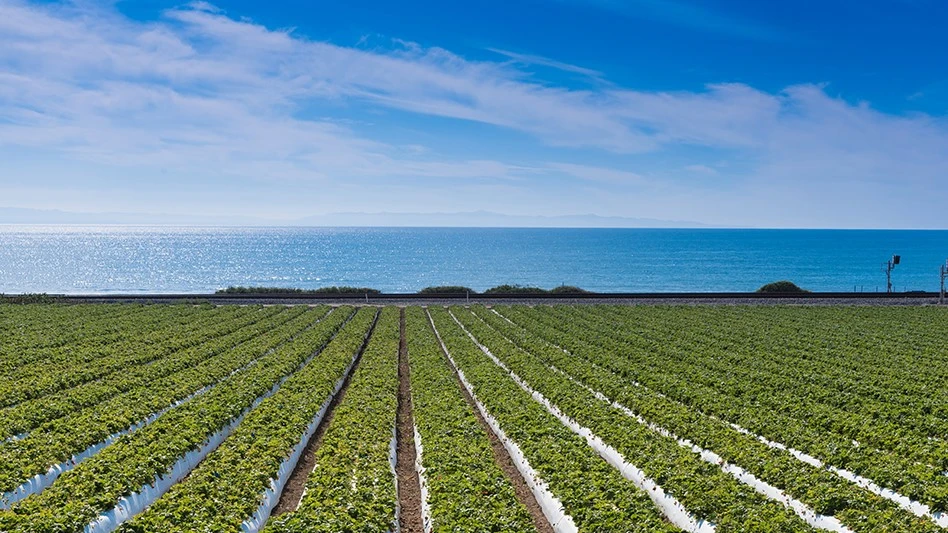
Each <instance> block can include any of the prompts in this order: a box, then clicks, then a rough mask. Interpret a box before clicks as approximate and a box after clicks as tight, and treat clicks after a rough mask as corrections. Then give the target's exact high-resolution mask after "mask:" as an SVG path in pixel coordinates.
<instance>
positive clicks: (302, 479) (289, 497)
mask: <svg viewBox="0 0 948 533" xmlns="http://www.w3.org/2000/svg"><path fill="white" fill-rule="evenodd" d="M376 322H378V313H376V315H375V321H374V322H372V325H371V326H370V327H369V334H368V335H366V336H365V341H363V342H362V346H360V347H359V351H358V353H356V357H355V364H353V365H352V370H351V371H350V372H349V374H348V375H347V376H346V377H345V380H344V381H343V382H342V388H340V389H339V393H338V394H336V396H335V397H333V399H332V400H331V401H330V402H329V408H328V409H326V414H325V415H323V419H322V420H320V421H319V425H318V426H316V431H315V432H314V433H313V436H312V437H310V439H309V442H307V443H306V447H305V448H303V453H302V454H301V455H300V460H299V462H298V463H296V468H295V469H293V473H292V474H290V478H289V479H288V480H287V482H286V486H284V487H283V492H282V493H280V500H279V501H278V502H277V504H276V507H274V508H273V512H271V513H270V516H279V515H281V514H284V513H289V512H292V511H295V510H296V508H297V507H299V506H300V501H301V500H302V499H303V490H304V489H305V488H306V479H307V478H308V477H309V474H310V472H312V471H313V469H314V468H316V450H318V449H319V446H320V444H322V442H323V435H325V434H326V429H327V428H328V427H329V426H330V424H331V423H332V417H333V415H334V414H335V413H336V406H338V405H339V402H341V401H342V400H343V398H345V396H346V391H347V390H348V389H349V381H350V379H351V378H352V375H353V374H355V371H356V368H358V367H359V361H361V360H362V352H364V351H365V347H366V346H367V345H368V344H369V339H370V338H371V337H372V332H373V331H375V324H376ZM340 329H341V328H340Z"/></svg>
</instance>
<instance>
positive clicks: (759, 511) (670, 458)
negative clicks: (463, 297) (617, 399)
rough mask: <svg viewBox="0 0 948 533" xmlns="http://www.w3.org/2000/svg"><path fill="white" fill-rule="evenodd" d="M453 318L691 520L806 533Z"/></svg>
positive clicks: (768, 504) (537, 364) (510, 347)
mask: <svg viewBox="0 0 948 533" xmlns="http://www.w3.org/2000/svg"><path fill="white" fill-rule="evenodd" d="M454 314H455V315H456V317H457V319H458V320H459V321H460V322H461V324H462V325H463V326H464V328H465V329H467V330H468V331H469V332H470V333H471V334H472V335H473V336H474V337H475V338H476V339H477V340H478V342H479V343H481V344H483V345H484V346H485V348H486V349H488V350H489V351H490V352H491V353H492V354H493V355H495V356H496V357H497V358H498V359H499V360H500V361H502V362H503V363H504V364H505V365H506V366H507V367H508V368H509V369H510V370H511V371H512V372H514V373H516V374H517V375H518V376H519V377H520V378H521V379H523V380H524V381H525V382H526V383H528V384H529V385H530V386H531V387H532V388H533V389H534V390H536V391H537V392H539V393H540V394H542V395H543V396H544V397H546V398H547V399H548V400H549V401H550V402H551V403H552V404H553V405H555V406H556V407H558V408H559V409H560V410H561V411H562V412H563V413H564V414H565V415H566V416H568V417H569V418H571V419H573V420H575V421H576V422H577V423H578V424H580V425H581V426H583V427H586V428H588V429H589V430H590V431H592V433H593V434H595V435H597V436H598V437H600V438H601V439H602V440H603V441H604V442H605V443H606V444H608V445H611V446H612V447H614V448H615V449H616V450H617V451H618V452H619V453H621V454H622V456H623V457H624V458H625V460H626V461H627V462H629V463H631V464H633V465H635V466H636V467H638V469H640V470H641V471H642V473H643V474H644V475H645V476H647V477H648V478H650V479H652V480H654V482H655V483H657V484H658V485H659V486H661V487H662V488H663V489H664V490H665V492H666V493H667V494H669V495H671V496H672V497H674V498H676V499H677V500H678V501H679V502H680V503H681V504H682V505H683V506H684V507H685V509H687V510H688V511H689V512H690V513H691V514H692V515H694V516H695V517H696V518H698V519H703V520H705V521H708V522H711V523H713V524H714V525H715V527H716V530H717V531H718V532H721V533H724V532H727V531H749V530H752V529H753V528H754V526H755V525H756V524H767V525H768V527H769V528H771V530H772V531H787V532H790V531H810V530H811V528H810V527H809V526H807V524H806V523H804V522H803V520H801V519H800V518H799V517H798V516H796V515H795V514H794V513H793V512H791V511H790V510H788V509H786V508H784V507H783V506H782V505H780V504H777V503H775V502H773V501H769V500H767V499H766V498H765V497H764V496H762V495H761V494H758V493H757V492H755V491H754V490H753V489H752V488H750V487H748V486H746V485H742V484H740V483H739V482H738V481H737V480H735V479H734V478H732V477H731V476H729V475H727V474H726V473H724V472H723V471H722V470H721V469H720V468H719V466H718V465H716V464H710V463H708V462H706V461H703V460H702V459H701V457H700V456H699V455H698V454H696V453H694V452H693V451H692V450H690V449H686V448H683V447H681V446H679V445H678V443H677V442H675V440H674V439H672V438H669V437H667V436H664V435H661V434H659V433H657V432H655V431H653V430H652V429H650V428H648V427H646V426H643V425H641V424H639V423H638V422H637V421H636V420H634V419H632V418H630V417H628V416H623V413H622V412H621V410H619V409H618V408H616V407H615V406H612V405H610V404H609V403H606V402H603V401H601V400H600V399H598V398H596V397H595V396H594V395H593V394H592V393H590V392H589V391H588V390H585V389H583V388H581V387H578V386H576V384H575V383H573V382H571V381H570V380H569V379H567V378H566V377H565V376H563V375H560V374H557V373H555V372H551V371H550V368H549V367H548V366H547V365H545V364H543V363H542V362H541V361H539V360H538V359H537V358H535V357H533V356H532V355H531V354H529V353H527V352H524V351H523V350H521V349H519V348H518V347H517V346H516V345H514V344H513V343H512V342H510V341H509V340H508V339H506V338H505V337H503V336H502V335H501V334H499V333H498V332H497V331H496V330H493V329H491V328H490V327H489V326H488V325H487V324H486V323H484V322H483V321H482V320H480V319H479V318H478V317H476V316H474V315H472V314H471V313H470V312H468V311H466V310H464V309H455V310H454Z"/></svg>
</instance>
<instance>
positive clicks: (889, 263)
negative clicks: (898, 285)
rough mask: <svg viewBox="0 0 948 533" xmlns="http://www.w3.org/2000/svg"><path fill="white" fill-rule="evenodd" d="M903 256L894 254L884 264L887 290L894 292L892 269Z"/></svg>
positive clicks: (883, 269)
mask: <svg viewBox="0 0 948 533" xmlns="http://www.w3.org/2000/svg"><path fill="white" fill-rule="evenodd" d="M900 260H901V256H898V255H893V256H892V258H891V259H889V260H888V261H886V262H885V263H883V264H882V271H883V272H885V292H887V293H890V294H891V293H892V270H893V269H895V265H897V264H899V263H900Z"/></svg>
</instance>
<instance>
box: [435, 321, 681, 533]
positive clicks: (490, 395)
mask: <svg viewBox="0 0 948 533" xmlns="http://www.w3.org/2000/svg"><path fill="white" fill-rule="evenodd" d="M429 312H430V315H431V318H432V319H433V321H434V326H435V330H436V334H438V336H439V337H440V339H441V341H442V342H443V344H444V346H445V348H446V352H447V354H448V356H449V358H450V359H451V360H452V361H453V363H454V364H455V365H456V367H457V368H458V370H459V371H460V373H461V377H462V380H466V381H467V382H468V383H469V384H470V387H471V389H472V395H473V396H474V398H475V399H476V400H477V401H479V402H481V403H482V404H483V406H484V408H485V409H486V412H487V413H488V414H489V415H490V417H492V418H493V419H495V420H496V421H497V423H498V424H499V426H500V429H501V430H502V431H503V433H504V434H505V435H506V437H507V438H509V439H510V440H511V441H513V442H515V443H516V444H517V446H518V447H519V449H520V450H521V451H522V453H523V455H524V456H525V460H526V461H528V463H529V466H530V468H531V469H533V470H534V471H535V472H536V473H537V474H538V475H539V477H540V479H541V480H542V482H543V485H544V487H545V488H546V489H547V490H548V491H549V492H550V493H552V494H554V495H555V498H556V500H555V501H556V502H557V503H559V504H560V505H561V506H562V508H561V509H560V511H561V512H562V513H563V515H562V516H559V517H557V516H556V515H555V514H554V515H553V516H552V517H551V514H552V513H550V509H549V507H545V508H544V514H546V515H547V517H548V518H550V520H551V522H553V524H554V527H557V526H559V527H560V528H561V529H559V530H561V531H568V530H571V529H572V530H575V529H573V528H579V529H580V530H583V531H587V530H588V531H621V530H624V529H628V528H630V527H633V525H634V527H635V528H636V529H637V530H639V531H655V532H659V531H678V529H677V528H676V527H674V526H672V525H671V524H670V523H668V522H666V521H665V518H664V517H663V515H662V514H660V513H659V512H658V510H657V509H656V507H655V505H654V504H653V502H652V500H651V499H650V497H649V495H648V494H647V493H646V492H645V491H643V490H641V489H639V488H638V487H637V486H636V485H635V484H634V483H633V482H632V481H629V480H628V479H626V478H625V477H623V476H622V474H621V473H620V472H619V471H618V470H616V469H615V468H613V467H612V466H610V465H609V464H607V463H606V462H604V461H603V460H602V458H601V457H600V456H599V455H598V454H597V453H596V451H594V450H593V449H592V448H591V447H589V446H588V445H587V442H586V440H585V439H584V438H582V437H580V436H579V435H577V434H575V433H574V432H573V431H571V430H570V429H568V428H567V427H565V426H564V425H563V424H562V423H561V422H560V420H558V419H557V418H556V417H555V416H554V415H552V414H551V413H549V412H548V411H547V410H546V409H545V408H544V407H543V406H541V405H540V404H539V403H537V402H535V401H534V398H533V397H532V396H531V394H530V393H528V392H526V391H525V390H523V389H522V388H520V387H519V386H518V385H517V384H516V383H515V382H514V381H512V380H511V379H510V377H509V376H508V374H507V373H506V372H505V371H504V370H502V369H501V368H500V367H498V366H497V365H496V364H494V363H493V362H492V361H491V359H490V358H489V357H488V356H487V355H485V354H484V353H483V352H482V351H481V350H480V348H478V346H477V345H476V344H475V343H474V342H473V341H472V340H471V339H470V338H469V337H468V336H467V334H466V333H465V332H464V330H463V329H462V328H461V327H460V326H459V325H458V324H457V323H455V321H454V320H453V319H452V317H451V315H450V314H448V312H447V311H446V310H443V309H434V308H433V309H430V310H429ZM535 494H536V491H535ZM538 499H540V498H538ZM541 505H542V503H541ZM563 522H566V523H567V524H575V526H572V527H570V526H568V525H564V524H563Z"/></svg>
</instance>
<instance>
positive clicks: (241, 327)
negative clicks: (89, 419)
mask: <svg viewBox="0 0 948 533" xmlns="http://www.w3.org/2000/svg"><path fill="white" fill-rule="evenodd" d="M327 310H328V308H327ZM302 312H303V309H302V308H299V309H292V310H289V311H283V310H281V309H279V308H265V309H260V310H257V311H256V312H254V313H252V314H245V315H241V316H239V317H237V318H235V319H233V320H230V321H228V322H227V323H226V324H224V325H222V326H214V327H208V328H207V329H206V331H203V332H202V333H201V335H200V339H199V340H198V341H197V344H194V343H193V342H192V338H190V335H188V332H183V333H180V334H179V333H177V332H175V334H174V335H168V336H167V337H166V338H165V340H164V342H163V343H160V344H159V343H156V344H154V345H152V346H151V347H150V349H152V348H153V349H154V351H159V352H167V353H166V354H165V355H163V356H160V357H159V358H158V359H156V360H154V361H152V362H150V363H147V364H143V365H137V366H133V367H131V368H127V369H123V370H120V371H116V372H113V373H111V374H108V375H106V376H103V377H102V378H100V379H97V380H94V381H91V382H88V383H84V384H82V385H77V386H75V387H71V388H67V389H64V390H61V391H59V392H56V393H52V394H48V395H45V396H41V397H39V398H35V399H32V400H27V401H24V402H20V403H18V404H16V405H14V406H11V407H7V408H4V409H0V439H6V438H7V437H10V436H12V435H16V434H19V433H22V432H25V431H28V430H30V429H33V428H35V427H37V426H39V425H40V424H43V423H45V422H49V421H51V420H55V419H56V418H59V417H62V416H65V415H67V414H75V413H76V411H77V410H79V409H82V408H85V407H90V406H94V405H97V404H99V403H101V402H104V401H105V400H107V399H109V398H112V397H115V396H117V395H119V394H121V393H125V392H129V391H134V390H139V389H144V392H146V393H147V392H150V391H149V390H148V389H152V388H153V386H154V384H155V382H156V381H157V380H159V379H161V378H164V377H165V376H168V375H170V374H174V373H177V372H180V371H182V370H185V369H187V368H190V367H192V366H194V365H196V364H198V363H200V362H201V361H203V360H204V359H207V358H210V357H213V356H215V355H217V354H220V353H222V352H224V351H227V350H229V349H231V348H233V347H234V346H236V345H239V344H240V343H242V342H245V341H247V340H250V339H252V338H254V337H256V336H259V335H261V334H262V333H263V332H266V331H268V329H267V328H271V327H275V326H277V325H280V324H282V323H285V322H286V321H288V320H290V319H291V318H294V317H297V316H299V315H300V314H301V313H302Z"/></svg>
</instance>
